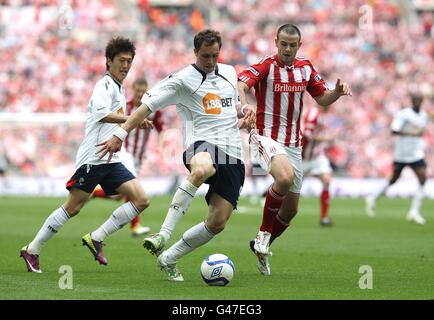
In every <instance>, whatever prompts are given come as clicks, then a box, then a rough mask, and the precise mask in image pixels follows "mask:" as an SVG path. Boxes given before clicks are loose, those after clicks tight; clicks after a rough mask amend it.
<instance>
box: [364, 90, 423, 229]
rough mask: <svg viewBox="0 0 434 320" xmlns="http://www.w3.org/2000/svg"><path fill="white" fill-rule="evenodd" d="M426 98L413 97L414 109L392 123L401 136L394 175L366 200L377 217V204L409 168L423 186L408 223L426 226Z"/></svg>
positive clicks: (415, 196)
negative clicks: (423, 205) (424, 215)
mask: <svg viewBox="0 0 434 320" xmlns="http://www.w3.org/2000/svg"><path fill="white" fill-rule="evenodd" d="M422 102H423V96H422V95H421V94H419V93H412V94H411V103H412V107H407V108H404V109H402V110H401V111H399V112H398V114H397V115H396V116H395V118H394V119H393V122H392V124H391V130H392V134H394V135H397V136H398V138H397V141H396V143H395V154H394V162H393V174H392V177H391V178H390V180H389V181H388V182H387V183H386V184H385V185H382V186H381V187H380V188H379V189H377V190H376V192H374V193H373V194H371V195H369V196H368V197H366V213H367V214H368V216H371V217H372V216H374V215H375V203H376V200H377V199H378V197H380V196H382V195H384V194H385V193H386V191H387V189H388V188H389V187H390V186H391V185H393V184H394V183H395V182H396V181H397V180H398V179H399V177H400V175H401V172H402V169H404V168H405V167H406V166H409V167H410V168H412V169H413V171H414V173H415V174H416V176H417V179H418V180H419V185H418V188H417V190H416V193H415V195H414V196H413V200H412V203H411V207H410V210H409V212H408V214H407V220H408V221H412V222H415V223H417V224H425V219H424V218H423V217H422V215H421V214H420V207H421V204H422V199H423V186H424V184H425V181H426V162H425V142H424V140H423V137H422V135H423V133H424V131H425V128H426V125H427V122H428V116H427V114H426V112H425V111H424V110H421V105H422Z"/></svg>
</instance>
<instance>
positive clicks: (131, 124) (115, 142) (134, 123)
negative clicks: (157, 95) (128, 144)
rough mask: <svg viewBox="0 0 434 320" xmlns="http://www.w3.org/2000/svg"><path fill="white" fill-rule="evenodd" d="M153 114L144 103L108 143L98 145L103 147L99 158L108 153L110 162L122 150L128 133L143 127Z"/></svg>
mask: <svg viewBox="0 0 434 320" xmlns="http://www.w3.org/2000/svg"><path fill="white" fill-rule="evenodd" d="M151 113H152V111H151V109H149V107H148V106H147V105H146V104H144V103H143V104H142V105H141V106H140V107H139V108H138V109H137V110H136V111H134V113H133V114H131V116H129V117H128V119H127V121H126V122H125V123H124V124H123V125H122V126H121V127H119V128H118V129H117V130H116V131H115V133H114V134H113V137H111V138H110V139H109V140H107V141H106V142H103V143H100V144H98V145H97V146H101V148H100V149H98V151H97V154H98V156H99V158H100V159H102V158H104V156H105V155H106V154H107V153H108V154H109V157H108V161H107V162H110V160H111V158H112V156H113V153H115V152H118V151H119V150H120V149H121V146H122V142H123V141H124V140H125V138H126V137H127V135H128V133H130V132H131V130H133V129H134V128H136V127H138V126H140V125H142V124H143V123H144V120H145V118H146V117H147V116H149V115H150V114H151Z"/></svg>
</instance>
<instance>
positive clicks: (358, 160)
mask: <svg viewBox="0 0 434 320" xmlns="http://www.w3.org/2000/svg"><path fill="white" fill-rule="evenodd" d="M120 3H122V8H121V7H118V6H120ZM151 3H152V2H151V1H147V0H130V1H122V2H120V1H113V0H99V1H91V0H71V1H67V0H64V1H54V0H51V1H50V0H38V1H26V0H0V61H2V63H1V64H0V112H19V113H23V112H72V113H76V112H84V111H85V109H86V106H87V103H88V101H87V97H89V96H90V94H91V92H90V91H91V90H92V84H93V83H94V82H95V81H96V79H97V78H99V77H100V76H101V74H103V73H104V72H105V70H104V68H103V67H102V66H104V64H103V63H101V61H103V60H104V52H103V44H104V43H105V42H106V40H107V38H109V37H112V36H114V35H117V34H120V33H123V32H125V30H127V31H128V30H130V31H129V32H132V33H133V34H134V35H135V37H136V47H137V55H136V58H135V60H134V63H133V67H132V69H131V72H130V73H131V74H130V75H129V77H128V79H127V80H126V85H125V87H129V86H130V84H131V83H130V82H129V81H132V79H135V78H136V77H137V76H139V75H146V77H147V78H148V79H149V82H150V86H153V85H154V84H156V82H157V81H159V80H160V79H162V78H163V77H164V76H165V75H166V74H169V73H172V72H175V71H176V70H178V69H179V68H180V67H181V66H183V65H185V64H188V63H189V62H190V61H191V59H192V56H193V44H192V43H191V37H192V35H193V34H194V33H195V32H196V31H197V30H199V29H201V28H204V27H212V28H214V29H217V30H219V31H220V32H221V33H222V36H223V47H222V52H221V62H224V63H228V64H233V65H234V66H235V67H236V69H237V70H241V69H243V68H245V67H246V66H248V65H250V64H253V63H255V62H257V61H258V60H259V59H261V58H262V57H264V56H266V55H269V54H272V53H273V52H274V51H275V49H274V42H273V39H274V37H275V35H274V32H275V30H276V26H277V25H279V24H283V23H286V22H291V23H295V24H297V25H299V27H300V28H301V30H302V34H303V38H302V42H303V45H302V47H301V49H300V55H305V56H306V57H309V58H310V59H312V60H315V61H316V63H317V65H319V66H321V67H322V69H321V70H319V72H320V73H321V75H322V76H323V78H325V79H326V80H327V79H335V78H336V77H337V74H336V73H335V70H339V72H340V73H342V74H344V75H345V80H346V81H347V82H348V83H349V84H350V85H351V88H352V90H353V97H352V99H343V100H342V101H339V102H337V103H335V105H333V106H332V110H331V112H330V113H329V114H328V115H327V121H328V122H327V123H328V125H329V126H331V128H332V130H333V131H336V132H339V133H340V137H341V138H340V139H339V141H338V142H337V143H335V144H334V145H333V146H332V147H331V149H330V150H329V156H330V159H331V161H332V162H333V165H334V167H335V169H336V173H337V174H341V175H349V176H352V177H367V176H382V177H386V176H388V175H389V174H390V172H391V166H390V163H391V157H392V146H393V141H392V140H391V138H390V132H389V124H390V122H391V120H392V118H393V116H394V114H396V112H397V111H398V110H399V109H401V108H402V107H405V106H408V104H409V101H408V87H409V84H417V85H420V86H424V87H426V89H425V90H426V92H427V93H428V94H431V97H433V88H432V86H433V84H434V73H433V72H432V70H434V41H432V35H433V31H432V30H433V13H432V12H420V13H419V16H418V21H417V23H416V24H413V25H407V24H406V21H405V19H404V14H405V12H402V9H401V8H400V7H398V6H397V5H396V4H394V3H392V2H389V1H387V0H376V1H368V2H366V1H364V0H333V1H325V0H294V1H283V0H268V1H259V0H240V1H233V0H214V1H207V2H204V3H200V4H199V1H194V2H193V3H198V4H197V5H195V6H190V7H178V8H174V7H172V8H170V7H153V6H152V5H151ZM126 6H133V8H135V10H136V11H137V13H138V21H137V23H138V26H139V27H138V28H132V27H131V26H132V25H134V24H132V21H131V19H133V18H131V17H130V16H128V17H127V18H125V17H124V16H125V14H124V11H125V8H126ZM134 6H135V7H134ZM61 8H63V9H62V10H63V11H62V10H61ZM64 8H70V10H69V11H68V10H64ZM361 8H364V9H365V11H363V12H365V13H366V12H367V13H366V16H363V15H364V14H365V13H361V11H359V10H360V9H361ZM369 13H371V17H372V21H371V20H370V19H369ZM140 14H141V15H140ZM333 84H334V83H330V85H333ZM127 94H128V92H127ZM305 103H306V104H308V103H311V102H310V100H309V99H306V102H305ZM424 107H425V108H426V109H427V110H428V111H430V110H433V108H434V106H433V101H432V99H431V100H427V101H426V102H425V106H424ZM165 117H168V118H169V119H170V120H169V122H168V121H165V123H169V125H170V126H171V127H172V129H173V130H179V128H180V122H179V120H178V119H177V117H176V114H175V111H174V109H169V110H168V112H166V115H165ZM77 126H78V125H76V126H75V127H74V126H73V125H70V126H68V131H67V132H62V129H54V128H51V127H50V128H49V129H46V128H44V127H43V125H40V126H39V128H36V127H32V128H28V129H25V130H24V131H21V129H19V130H20V134H19V135H17V134H16V131H17V130H15V129H11V130H9V131H8V130H6V129H5V126H3V124H2V128H1V129H0V133H1V132H2V131H3V134H4V141H5V142H4V143H5V148H6V149H7V152H8V153H10V154H9V155H8V159H10V161H11V166H12V167H14V168H15V169H16V172H19V173H21V174H33V175H36V174H38V175H39V174H41V175H43V174H46V175H61V174H63V171H62V170H63V169H64V170H65V171H67V172H68V173H65V176H67V175H68V174H69V172H70V171H71V170H70V167H72V166H73V162H74V159H73V158H69V157H73V154H72V153H70V150H74V149H76V144H77V141H80V140H81V138H82V137H81V136H80V128H76V127H77ZM6 128H12V127H11V126H9V125H8V126H6ZM69 129H70V130H69ZM169 129H170V127H169ZM49 135H51V138H52V139H64V140H65V141H64V144H63V147H64V148H65V150H59V149H56V148H48V147H47V145H46V141H47V140H45V139H47V137H48V136H49ZM174 136H176V135H174ZM174 136H172V138H173V137H174ZM178 136H179V134H178ZM18 137H22V138H18ZM425 138H426V140H427V145H428V146H430V147H429V148H428V150H427V162H428V168H429V167H430V165H429V164H430V163H431V164H433V163H434V150H433V149H432V146H433V145H434V128H433V126H432V124H431V125H430V126H429V127H428V129H427V133H426V137H425ZM154 139H155V137H154ZM167 141H168V142H167V144H168V145H167V148H168V149H170V148H171V147H173V139H172V140H167ZM53 145H59V143H58V141H57V143H53ZM23 146H25V147H23ZM44 146H45V148H46V149H47V150H46V155H47V156H44V159H39V158H38V155H37V154H35V150H39V149H40V148H41V147H44ZM152 146H155V150H156V149H157V147H156V146H157V142H156V141H154V140H152V138H151V141H150V147H151V148H153V147H152ZM179 148H180V149H182V146H179ZM11 149H13V150H11ZM168 154H170V152H168ZM173 154H178V152H174V153H173ZM159 158H160V156H159V153H158V152H157V151H155V153H154V154H151V155H150V156H149V157H148V160H147V162H146V163H145V165H144V167H143V168H142V170H143V172H142V173H143V174H145V175H146V174H148V175H169V174H172V173H173V172H179V173H182V174H183V173H184V171H183V167H182V166H181V165H180V166H177V165H174V164H173V163H167V162H166V161H159V160H160V159H159ZM169 162H170V161H169ZM62 168H63V169H62ZM68 170H69V171H68ZM430 173H431V172H430V171H429V172H428V174H430Z"/></svg>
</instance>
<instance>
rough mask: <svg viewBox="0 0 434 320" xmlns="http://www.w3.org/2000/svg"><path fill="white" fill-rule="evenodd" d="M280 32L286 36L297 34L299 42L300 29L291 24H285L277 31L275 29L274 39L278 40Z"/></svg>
mask: <svg viewBox="0 0 434 320" xmlns="http://www.w3.org/2000/svg"><path fill="white" fill-rule="evenodd" d="M282 31H283V32H285V33H287V34H298V38H299V40H301V32H300V29H299V28H298V27H297V26H296V25H294V24H292V23H286V24H284V25H282V26H280V27H279V29H277V34H276V38H279V34H280V33H281V32H282Z"/></svg>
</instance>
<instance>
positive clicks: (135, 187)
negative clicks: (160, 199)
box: [92, 178, 149, 242]
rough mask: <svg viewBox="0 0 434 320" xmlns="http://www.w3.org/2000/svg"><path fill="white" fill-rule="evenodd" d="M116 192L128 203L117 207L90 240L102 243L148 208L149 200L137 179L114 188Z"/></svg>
mask: <svg viewBox="0 0 434 320" xmlns="http://www.w3.org/2000/svg"><path fill="white" fill-rule="evenodd" d="M116 192H118V193H120V194H122V195H123V196H126V197H127V198H128V199H129V201H128V202H126V203H124V204H122V205H121V206H119V207H118V208H117V209H116V210H115V211H114V212H113V213H112V214H111V215H110V217H109V218H108V220H107V221H106V222H104V223H103V224H102V225H101V226H100V227H99V228H98V229H97V230H95V231H93V232H92V239H93V240H95V241H99V242H101V241H103V240H104V239H105V238H106V237H107V236H109V235H111V234H113V233H114V232H116V231H118V230H119V229H121V228H122V227H123V226H124V225H125V224H127V223H129V222H130V221H131V220H132V219H134V218H135V217H136V216H137V215H138V214H139V213H140V212H142V211H143V210H145V209H146V208H147V207H148V206H149V200H148V198H147V196H146V193H145V191H144V190H143V187H142V185H141V184H140V182H139V181H138V180H137V179H135V178H134V179H132V180H128V181H126V182H124V183H122V184H121V185H120V186H119V187H117V188H116Z"/></svg>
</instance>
